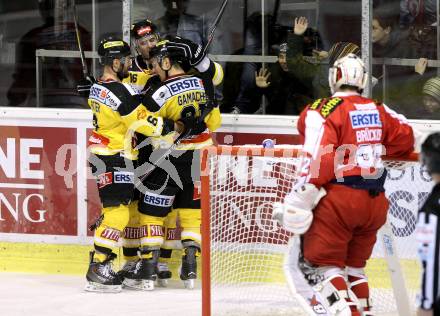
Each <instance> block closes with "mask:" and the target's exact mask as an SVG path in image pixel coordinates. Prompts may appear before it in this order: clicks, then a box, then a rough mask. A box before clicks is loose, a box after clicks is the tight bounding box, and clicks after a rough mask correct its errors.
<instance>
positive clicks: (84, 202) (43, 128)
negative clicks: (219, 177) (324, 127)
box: [0, 108, 440, 274]
mask: <svg viewBox="0 0 440 316" xmlns="http://www.w3.org/2000/svg"><path fill="white" fill-rule="evenodd" d="M0 118H1V119H0V134H1V135H2V136H3V137H2V138H1V139H0V249H1V250H2V256H0V270H2V271H23V272H24V271H26V272H37V273H68V274H81V273H83V271H84V269H85V266H86V264H87V260H88V251H89V249H90V245H91V244H92V239H91V236H92V235H91V232H89V231H88V229H87V227H88V226H89V225H90V224H91V223H93V222H94V220H95V219H96V218H97V216H98V214H99V211H100V203H99V199H98V196H97V190H96V185H95V180H94V179H93V177H92V176H91V174H90V172H89V168H88V167H87V163H86V157H87V151H86V144H87V138H88V135H89V133H90V132H91V130H92V116H91V112H90V111H87V110H51V109H33V108H32V109H31V108H29V109H25V108H2V111H1V112H0ZM296 120H297V117H289V116H283V117H274V116H257V115H255V116H252V115H240V116H235V115H224V119H223V126H222V128H221V129H220V130H219V131H218V132H217V133H216V134H215V135H214V138H215V140H216V141H217V142H218V143H219V144H228V145H242V144H261V141H262V140H263V139H265V138H272V139H275V140H276V142H277V143H278V144H282V143H288V144H292V143H296V142H297V141H298V138H297V130H296V129H295V126H296ZM274 122H276V123H277V126H274ZM412 124H413V125H414V126H417V127H418V128H419V129H420V130H422V131H423V132H430V131H433V130H440V124H439V123H437V122H435V121H414V122H412ZM262 131H264V133H263V132H262ZM417 198H419V197H417ZM409 203H417V202H411V201H410V202H409ZM403 208H405V206H403ZM398 221H401V219H398ZM400 224H404V223H400ZM396 227H397V228H399V227H398V226H396ZM396 232H398V230H397V231H396ZM61 258H62V259H61ZM59 260H65V262H64V264H63V265H61V264H60V261H59ZM60 266H63V268H60Z"/></svg>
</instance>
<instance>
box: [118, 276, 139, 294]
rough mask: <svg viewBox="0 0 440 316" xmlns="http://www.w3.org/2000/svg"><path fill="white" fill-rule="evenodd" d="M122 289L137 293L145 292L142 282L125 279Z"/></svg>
mask: <svg viewBox="0 0 440 316" xmlns="http://www.w3.org/2000/svg"><path fill="white" fill-rule="evenodd" d="M122 287H123V288H124V289H129V290H137V291H142V290H143V287H142V280H134V279H127V278H125V279H124V281H122Z"/></svg>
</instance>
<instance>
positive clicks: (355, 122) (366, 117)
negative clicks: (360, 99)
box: [349, 110, 382, 129]
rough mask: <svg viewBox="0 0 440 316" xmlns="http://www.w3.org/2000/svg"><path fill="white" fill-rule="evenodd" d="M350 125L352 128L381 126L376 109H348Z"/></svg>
mask: <svg viewBox="0 0 440 316" xmlns="http://www.w3.org/2000/svg"><path fill="white" fill-rule="evenodd" d="M349 115H350V121H351V126H352V127H353V128H354V129H357V128H366V127H382V121H381V120H380V115H379V111H378V110H367V111H350V112H349Z"/></svg>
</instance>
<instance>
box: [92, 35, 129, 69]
mask: <svg viewBox="0 0 440 316" xmlns="http://www.w3.org/2000/svg"><path fill="white" fill-rule="evenodd" d="M130 54H131V51H130V45H128V44H127V43H126V42H124V41H123V40H122V39H118V38H113V37H108V38H106V39H104V40H102V41H101V43H99V46H98V55H99V56H100V57H101V64H103V65H107V64H109V63H111V62H112V61H113V59H121V58H123V57H126V56H129V55H130Z"/></svg>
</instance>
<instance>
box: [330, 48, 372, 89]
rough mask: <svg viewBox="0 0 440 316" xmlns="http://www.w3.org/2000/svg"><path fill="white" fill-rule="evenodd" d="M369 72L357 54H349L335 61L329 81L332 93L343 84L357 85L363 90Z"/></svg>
mask: <svg viewBox="0 0 440 316" xmlns="http://www.w3.org/2000/svg"><path fill="white" fill-rule="evenodd" d="M367 80H368V73H367V71H366V69H365V65H364V62H363V61H362V59H360V58H359V57H358V56H356V55H355V54H348V55H347V56H344V57H342V58H340V59H338V60H336V61H335V63H334V64H333V67H330V70H329V74H328V83H329V85H330V89H331V92H332V94H333V93H335V92H336V91H338V90H339V88H340V87H341V86H343V85H348V86H352V87H357V88H358V89H359V90H363V89H364V88H365V85H366V84H367Z"/></svg>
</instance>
